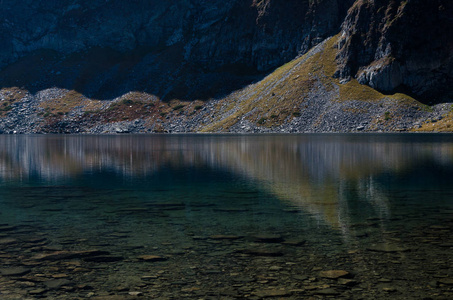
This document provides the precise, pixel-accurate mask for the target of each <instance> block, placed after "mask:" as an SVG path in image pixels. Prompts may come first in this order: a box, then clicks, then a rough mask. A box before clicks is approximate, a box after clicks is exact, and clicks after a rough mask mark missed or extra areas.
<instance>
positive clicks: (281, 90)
mask: <svg viewBox="0 0 453 300" xmlns="http://www.w3.org/2000/svg"><path fill="white" fill-rule="evenodd" d="M337 38H338V37H333V38H331V39H329V40H327V41H326V42H325V43H323V44H321V45H318V46H317V47H315V48H314V49H312V51H310V52H309V53H307V54H305V55H303V56H301V57H299V58H297V59H295V60H293V61H291V62H289V63H287V64H285V65H284V66H282V67H280V68H278V69H276V70H275V71H274V72H273V73H271V74H270V75H268V76H267V77H266V78H264V79H263V80H262V81H260V82H258V83H255V84H252V85H249V86H247V87H246V88H244V89H242V90H240V91H237V92H235V93H233V94H231V95H229V96H227V97H226V98H225V99H223V101H220V102H219V104H218V106H217V108H218V110H219V111H220V113H219V115H218V116H217V118H214V122H213V123H211V124H210V125H209V126H206V127H204V128H203V129H202V130H203V131H206V132H209V131H225V130H227V129H228V128H229V127H231V126H232V125H234V124H235V123H236V122H238V120H239V119H240V118H245V119H247V120H249V121H250V122H252V123H255V124H258V125H261V126H268V127H271V126H276V125H281V124H282V123H284V122H285V121H288V120H290V118H292V117H297V116H298V115H300V111H301V110H302V109H303V108H304V102H307V99H309V97H313V96H314V95H316V96H319V95H321V97H322V91H329V92H330V93H331V94H330V95H329V96H325V97H329V98H328V100H329V101H339V102H345V101H351V100H356V101H364V102H369V103H377V102H378V101H381V100H394V103H395V106H396V107H395V109H396V108H397V107H399V106H401V107H405V106H413V107H420V109H421V107H422V105H421V104H420V103H419V102H418V101H416V100H414V99H413V98H411V97H409V96H407V95H405V94H400V93H397V94H394V95H390V96H389V95H384V94H382V93H380V92H378V91H376V90H374V89H373V88H371V87H369V86H366V85H361V84H359V83H358V82H357V80H355V79H352V80H351V81H349V82H347V83H345V84H340V82H339V80H338V79H335V78H333V75H334V73H335V71H336V68H337V65H336V62H335V56H336V55H337V46H336V41H337ZM332 93H333V95H334V97H332V96H331V95H332ZM357 113H360V111H358V112H357Z"/></svg>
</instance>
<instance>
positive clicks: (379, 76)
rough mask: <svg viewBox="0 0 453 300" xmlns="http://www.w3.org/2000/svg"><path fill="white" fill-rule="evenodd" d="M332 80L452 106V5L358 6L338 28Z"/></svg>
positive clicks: (367, 1)
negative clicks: (352, 81) (336, 78)
mask: <svg viewBox="0 0 453 300" xmlns="http://www.w3.org/2000/svg"><path fill="white" fill-rule="evenodd" d="M339 48H340V52H339V55H338V57H337V59H338V62H339V65H340V66H339V70H338V72H337V76H339V77H342V78H344V79H348V78H351V77H356V78H357V79H358V81H359V82H360V83H362V84H367V85H370V86H371V87H373V88H375V89H377V90H380V91H383V92H386V93H392V92H395V91H404V92H407V93H409V94H412V95H416V96H417V98H419V99H423V100H424V101H425V102H427V103H436V102H446V101H451V99H452V93H451V88H450V87H451V85H452V83H453V2H452V1H448V0H360V1H356V3H354V5H353V6H352V8H351V9H350V10H349V13H348V15H347V17H346V19H345V21H344V23H343V25H342V37H341V39H340V42H339Z"/></svg>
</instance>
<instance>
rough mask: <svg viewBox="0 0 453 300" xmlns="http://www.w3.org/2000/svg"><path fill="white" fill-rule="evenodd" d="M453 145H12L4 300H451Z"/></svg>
mask: <svg viewBox="0 0 453 300" xmlns="http://www.w3.org/2000/svg"><path fill="white" fill-rule="evenodd" d="M452 232H453V135H407V134H404V135H403V134H395V135H389V134H385V135H339V134H338V135H122V136H74V135H71V136H58V135H31V136H25V135H24V136H0V262H1V263H0V299H40V298H44V299H136V298H137V299H184V298H189V299H190V298H193V299H245V298H247V299H262V298H266V299H280V298H285V299H325V298H333V299H451V298H452V297H453V270H452V260H453V255H452V248H453V237H452Z"/></svg>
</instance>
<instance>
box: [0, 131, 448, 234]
mask: <svg viewBox="0 0 453 300" xmlns="http://www.w3.org/2000/svg"><path fill="white" fill-rule="evenodd" d="M167 168H170V169H184V168H208V169H211V170H221V171H226V172H228V173H231V174H232V175H233V176H240V177H242V178H245V179H246V180H248V181H251V182H253V183H256V184H257V186H259V187H261V188H263V189H264V190H266V191H268V192H270V193H272V194H273V195H274V196H276V197H277V198H278V199H280V200H281V201H284V202H288V203H289V204H290V205H292V206H296V207H298V208H301V209H302V210H304V211H306V212H309V213H310V214H312V215H313V216H314V217H316V218H319V219H320V220H323V221H326V222H327V223H328V224H330V225H331V226H332V227H334V228H341V229H342V230H347V228H348V223H349V222H350V219H351V218H352V216H350V215H349V209H348V207H349V206H350V205H359V204H360V203H366V204H367V205H369V206H371V207H372V209H374V210H375V211H376V212H377V214H378V215H379V217H380V218H389V217H391V214H392V211H391V210H392V207H391V203H390V202H389V200H388V197H389V196H395V195H394V194H393V195H392V192H391V190H392V186H393V185H398V186H400V187H401V186H404V185H411V191H413V190H414V189H415V191H416V190H417V189H424V190H426V189H428V190H431V189H432V190H433V191H435V190H436V189H437V190H439V189H441V190H442V189H445V188H448V187H449V186H450V184H449V182H448V178H452V176H451V175H453V139H452V137H451V136H450V135H431V136H430V135H259V136H235V135H178V136H169V135H153V136H133V135H124V136H0V179H1V180H2V181H3V185H5V184H7V183H8V182H9V181H13V180H14V181H18V180H19V181H21V182H23V184H27V183H28V182H29V181H30V180H31V178H35V179H37V180H38V181H39V182H41V184H43V185H46V184H57V183H58V182H59V181H61V180H63V179H67V178H75V177H78V176H82V175H85V176H86V175H87V174H88V175H89V174H91V173H93V172H104V171H106V170H107V171H109V172H113V173H115V174H117V175H118V176H120V177H123V178H127V179H129V180H133V181H140V180H143V178H146V177H147V176H150V175H153V174H154V175H155V174H158V173H159V172H160V171H161V170H163V169H167ZM450 189H451V187H450ZM403 191H404V190H403ZM399 193H400V194H401V191H400V192H399ZM412 193H413V192H412ZM397 196H398V195H397ZM413 199H416V197H415V198H413ZM357 203H359V204H357Z"/></svg>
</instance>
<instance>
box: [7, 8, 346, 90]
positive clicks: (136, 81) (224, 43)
mask: <svg viewBox="0 0 453 300" xmlns="http://www.w3.org/2000/svg"><path fill="white" fill-rule="evenodd" d="M352 3H353V0H347V1H344V0H343V1H342V0H316V1H313V0H300V1H296V0H289V1H288V0H229V1H225V0H222V1H221V0H209V1H208V0H170V1H157V0H151V1H149V0H148V1H146V0H131V1H122V0H91V1H87V0H63V1H55V0H49V1H31V0H22V1H13V0H3V1H2V3H1V5H2V8H4V9H2V10H0V18H1V19H2V20H3V22H2V23H1V24H0V44H1V45H2V47H0V67H1V68H3V70H2V71H1V73H0V84H1V85H2V86H24V87H26V88H27V89H29V90H31V91H38V90H41V89H44V88H48V87H53V86H57V87H63V88H68V89H76V90H78V91H80V92H82V93H84V94H85V95H88V96H90V97H100V98H111V97H114V96H118V95H120V94H123V93H125V92H128V91H131V90H139V91H146V92H149V93H153V94H155V95H158V96H159V97H161V98H165V99H172V98H184V99H196V98H209V97H213V96H217V95H222V94H225V93H228V92H230V91H232V90H234V89H236V88H238V87H241V86H243V85H244V84H247V83H249V82H251V81H253V80H256V79H257V77H259V76H261V75H262V74H265V73H266V72H268V71H269V70H271V69H273V68H275V67H277V66H279V65H281V64H282V63H284V62H287V61H289V60H291V59H293V58H294V57H295V56H297V55H298V54H300V53H305V52H306V51H307V50H308V49H310V48H311V47H312V46H314V45H316V44H318V43H319V42H320V41H322V40H323V39H325V38H326V37H328V36H330V35H333V34H336V33H337V32H338V29H339V26H340V24H341V22H342V21H343V19H344V17H345V15H346V12H347V9H348V8H349V7H350V5H351V4H352Z"/></svg>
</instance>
